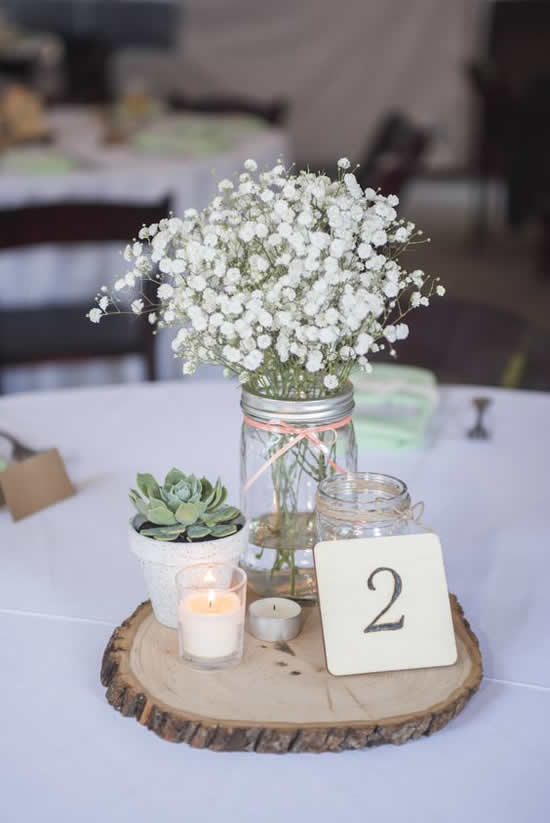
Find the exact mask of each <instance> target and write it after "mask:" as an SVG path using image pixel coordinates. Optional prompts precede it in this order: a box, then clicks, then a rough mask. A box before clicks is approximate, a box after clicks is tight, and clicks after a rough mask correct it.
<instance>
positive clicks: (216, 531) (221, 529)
mask: <svg viewBox="0 0 550 823" xmlns="http://www.w3.org/2000/svg"><path fill="white" fill-rule="evenodd" d="M236 531H237V527H236V526H234V525H232V524H230V523H221V524H219V525H218V526H214V528H213V529H212V537H229V535H230V534H235V532H236Z"/></svg>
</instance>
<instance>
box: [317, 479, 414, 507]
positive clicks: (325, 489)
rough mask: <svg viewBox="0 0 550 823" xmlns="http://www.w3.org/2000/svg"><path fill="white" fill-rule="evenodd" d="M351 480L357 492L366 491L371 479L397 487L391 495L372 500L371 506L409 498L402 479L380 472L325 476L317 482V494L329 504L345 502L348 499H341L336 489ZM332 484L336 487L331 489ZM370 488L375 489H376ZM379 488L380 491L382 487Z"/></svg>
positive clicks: (364, 505) (363, 502)
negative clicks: (355, 485)
mask: <svg viewBox="0 0 550 823" xmlns="http://www.w3.org/2000/svg"><path fill="white" fill-rule="evenodd" d="M352 481H354V482H355V483H356V484H357V486H358V488H357V491H359V492H368V491H369V485H368V484H369V482H370V483H373V481H374V482H377V483H379V484H380V483H387V485H388V486H390V485H393V487H394V489H397V491H396V493H395V494H394V495H392V496H389V497H387V498H380V499H379V500H376V499H375V500H373V501H372V507H373V508H375V507H376V504H377V503H383V504H390V503H391V502H392V501H393V502H394V504H395V501H396V500H397V499H400V500H403V501H406V500H407V498H409V489H408V486H407V484H406V483H405V482H404V481H403V480H400V479H399V477H394V475H391V474H382V473H381V472H347V473H346V474H337V475H334V476H332V477H327V478H325V480H322V481H321V483H320V484H319V487H318V490H317V494H318V496H319V497H320V498H322V499H323V500H324V501H325V502H326V503H328V504H330V502H334V503H346V502H348V501H345V500H343V499H342V495H341V493H340V494H339V493H338V491H337V489H338V487H340V490H341V489H342V485H343V484H344V483H350V482H352ZM334 486H336V487H337V489H335V490H333V488H331V487H334ZM372 490H373V491H376V490H377V489H372ZM379 490H380V491H382V489H379ZM388 491H390V489H388ZM349 502H351V501H349ZM361 506H363V507H365V508H366V503H365V501H362V502H361Z"/></svg>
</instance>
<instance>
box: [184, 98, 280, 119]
mask: <svg viewBox="0 0 550 823" xmlns="http://www.w3.org/2000/svg"><path fill="white" fill-rule="evenodd" d="M169 102H170V106H171V107H172V109H173V110H174V111H178V112H194V113H198V114H248V115H253V116H254V117H259V118H260V119H261V120H264V121H265V122H266V123H268V124H269V125H271V126H282V125H284V124H285V122H286V119H287V115H288V104H287V103H286V102H285V101H284V100H273V101H271V102H268V103H260V102H259V101H257V100H247V99H245V98H242V97H232V96H221V95H218V96H216V95H211V96H206V97H190V96H188V95H184V94H177V95H173V96H172V97H171V98H170V101H169Z"/></svg>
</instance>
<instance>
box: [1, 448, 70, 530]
mask: <svg viewBox="0 0 550 823" xmlns="http://www.w3.org/2000/svg"><path fill="white" fill-rule="evenodd" d="M0 488H1V489H2V491H3V493H4V498H5V501H6V504H7V506H8V508H9V510H10V512H11V515H12V518H13V519H14V520H15V521H17V520H22V519H23V518H24V517H28V516H29V515H31V514H34V513H35V512H38V511H40V510H41V509H45V508H46V507H47V506H52V505H53V504H54V503H58V502H59V501H60V500H65V499H66V498H67V497H72V495H73V494H74V488H73V485H72V483H71V481H70V480H69V477H68V475H67V470H66V469H65V464H64V463H63V459H62V457H61V455H60V454H59V452H58V450H57V449H51V450H50V451H47V452H44V453H43V454H38V455H36V457H29V458H28V459H27V460H22V461H21V462H19V463H11V464H10V465H9V466H8V468H7V469H5V470H4V471H3V472H0Z"/></svg>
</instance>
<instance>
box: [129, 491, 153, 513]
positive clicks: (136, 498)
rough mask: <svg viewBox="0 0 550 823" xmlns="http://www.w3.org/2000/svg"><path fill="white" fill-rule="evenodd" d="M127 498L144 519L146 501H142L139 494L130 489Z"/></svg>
mask: <svg viewBox="0 0 550 823" xmlns="http://www.w3.org/2000/svg"><path fill="white" fill-rule="evenodd" d="M128 497H129V498H130V500H131V501H132V503H133V504H134V506H135V507H136V509H137V511H138V512H139V513H140V514H142V515H143V516H144V517H146V516H147V506H148V503H147V501H146V500H144V499H143V497H142V496H141V495H140V494H139V492H137V491H136V490H135V489H131V490H130V493H129V495H128Z"/></svg>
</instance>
